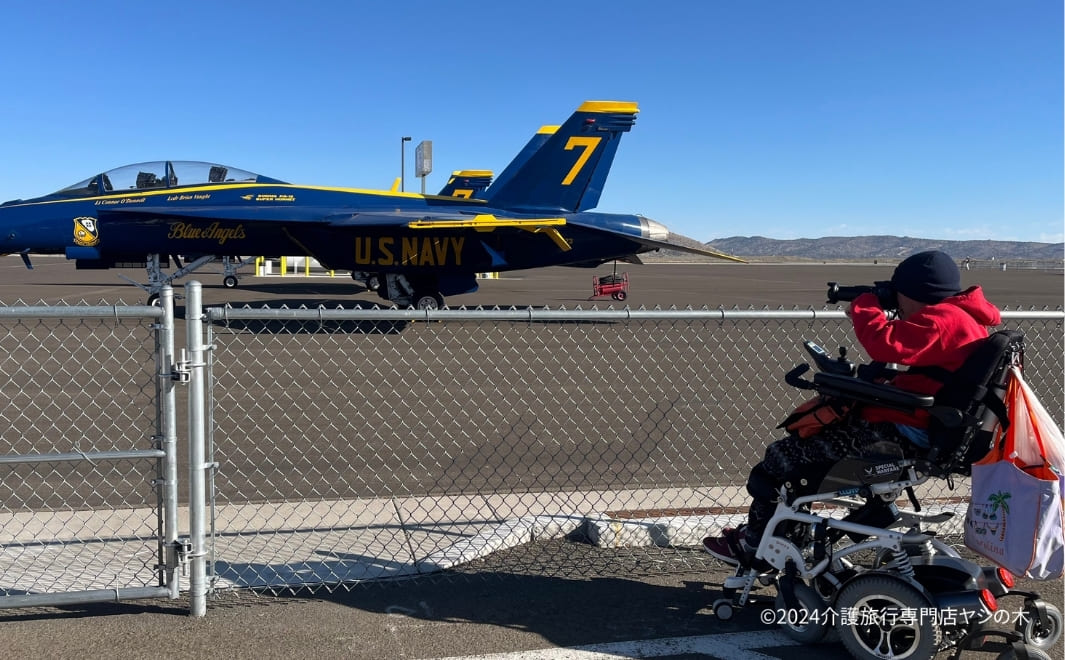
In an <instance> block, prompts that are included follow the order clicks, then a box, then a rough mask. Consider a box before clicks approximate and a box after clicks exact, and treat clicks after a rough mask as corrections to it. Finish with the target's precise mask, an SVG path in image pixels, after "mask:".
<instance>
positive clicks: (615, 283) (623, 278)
mask: <svg viewBox="0 0 1065 660" xmlns="http://www.w3.org/2000/svg"><path fill="white" fill-rule="evenodd" d="M600 296H610V297H611V298H613V299H614V300H625V299H626V298H628V297H629V274H628V273H622V274H621V275H618V274H617V271H615V272H614V274H613V275H604V276H602V277H596V276H594V275H593V276H592V298H598V297H600ZM592 298H589V299H588V300H591V299H592Z"/></svg>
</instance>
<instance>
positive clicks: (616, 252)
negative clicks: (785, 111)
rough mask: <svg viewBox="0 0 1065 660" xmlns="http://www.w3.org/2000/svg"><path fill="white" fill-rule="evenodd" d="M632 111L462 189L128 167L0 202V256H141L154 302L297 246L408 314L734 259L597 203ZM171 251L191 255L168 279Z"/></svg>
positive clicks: (581, 124)
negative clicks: (165, 292)
mask: <svg viewBox="0 0 1065 660" xmlns="http://www.w3.org/2000/svg"><path fill="white" fill-rule="evenodd" d="M638 112H639V110H638V108H637V104H636V103H633V102H626V101H587V102H585V103H583V104H581V105H580V107H578V108H577V110H576V111H575V112H574V113H573V114H572V115H571V116H570V117H569V119H568V120H567V121H566V122H565V123H563V124H561V125H560V126H558V127H557V129H556V127H553V126H552V127H549V128H550V129H553V130H550V131H546V132H543V133H542V134H541V132H538V133H537V137H534V139H533V140H531V141H530V142H529V143H528V144H527V145H526V147H525V148H523V149H522V151H521V152H520V153H519V155H518V157H516V158H515V160H514V161H513V162H512V163H511V164H510V165H508V166H507V168H505V169H504V170H503V172H502V173H501V174H500V176H499V177H498V178H497V179H496V180H495V181H494V182H492V184H491V185H490V186H488V188H487V189H486V190H484V191H483V192H481V193H480V194H478V195H476V196H475V195H474V194H472V193H471V195H470V197H468V198H466V197H456V196H445V195H422V194H417V193H407V192H395V191H380V190H363V189H353V188H334V187H325V186H313V185H295V184H290V183H286V182H284V181H281V180H279V179H275V178H272V177H268V176H263V175H260V174H255V173H252V172H249V171H245V170H241V169H237V168H233V167H228V166H224V165H218V164H214V163H204V162H189V161H158V162H150V163H140V164H136V165H129V166H125V167H120V168H116V169H113V170H108V171H106V172H103V173H101V174H96V175H93V176H91V177H89V178H87V179H85V180H83V181H80V182H78V183H76V184H74V185H71V186H68V187H66V188H63V189H62V190H59V191H57V192H55V193H52V194H50V195H45V196H43V197H38V198H34V199H27V200H14V201H10V202H5V203H4V204H2V205H0V253H18V254H21V255H22V257H23V260H24V261H25V262H26V265H27V266H31V263H32V262H31V261H30V258H29V255H31V254H34V253H43V254H65V255H66V257H67V258H68V259H74V260H76V263H77V266H78V267H79V268H117V267H124V266H128V265H130V264H134V265H143V266H144V267H146V268H147V271H148V282H147V284H142V285H141V286H142V287H143V288H144V289H145V290H146V291H147V292H148V294H149V298H150V299H152V298H155V297H157V296H158V294H159V292H160V291H161V290H162V288H163V287H164V286H166V285H169V284H171V283H172V282H173V281H174V280H175V279H177V278H178V277H182V276H184V275H187V274H188V273H190V272H192V271H193V270H195V269H196V268H199V267H201V266H202V265H204V264H206V263H209V262H210V261H213V260H215V259H218V258H225V259H227V261H228V260H231V259H233V258H239V257H240V256H241V255H280V254H285V255H293V256H298V255H304V256H308V257H313V258H315V259H317V260H318V262H319V263H321V264H322V265H323V266H324V267H326V268H328V269H331V270H346V271H352V272H359V273H376V274H379V276H380V277H381V282H380V287H379V288H378V294H379V295H380V296H381V297H382V298H385V299H387V300H389V301H391V302H392V303H394V304H396V305H400V306H408V305H410V306H414V307H417V308H419V309H422V308H438V307H442V306H443V305H444V301H445V296H454V295H460V294H463V293H471V292H473V291H476V290H477V279H476V274H477V273H480V272H488V271H496V272H500V271H508V270H525V269H530V268H540V267H547V266H567V265H571V266H595V265H599V264H602V263H606V262H610V261H616V260H622V261H636V262H638V261H639V257H638V255H639V254H642V253H645V252H649V251H653V250H657V249H660V248H667V249H673V250H680V251H683V252H689V253H696V254H702V255H707V256H712V257H719V258H722V259H729V260H732V261H740V260H739V259H737V258H735V257H731V256H729V255H726V254H722V253H720V252H716V251H714V250H709V249H707V248H706V247H705V246H702V245H701V244H698V243H697V242H695V241H692V240H691V239H687V240H684V241H679V240H674V239H677V238H683V237H679V236H677V235H676V234H672V235H671V233H670V232H669V230H668V229H667V228H666V227H665V226H664V225H662V224H661V223H658V222H656V221H654V220H651V219H649V218H646V217H644V216H642V215H626V214H611V213H598V212H594V211H592V209H594V208H595V207H596V205H597V204H598V203H599V197H600V193H601V191H602V189H603V186H604V184H605V182H606V178H607V174H608V173H609V171H610V166H611V164H612V163H613V160H614V156H615V154H616V153H617V149H618V145H619V143H620V141H621V136H622V135H623V134H625V133H626V132H628V131H629V130H631V129H632V127H633V125H634V124H635V121H636V114H637V113H638ZM168 255H185V256H186V257H187V258H188V259H191V261H189V262H188V263H187V264H186V265H185V266H183V267H181V268H178V269H177V270H175V271H174V272H171V273H169V274H168V273H166V272H165V271H164V270H163V268H164V266H165V265H166V262H167V261H168V259H167V257H168ZM229 276H230V274H229V273H227V277H229ZM227 284H235V277H234V278H233V280H232V282H227Z"/></svg>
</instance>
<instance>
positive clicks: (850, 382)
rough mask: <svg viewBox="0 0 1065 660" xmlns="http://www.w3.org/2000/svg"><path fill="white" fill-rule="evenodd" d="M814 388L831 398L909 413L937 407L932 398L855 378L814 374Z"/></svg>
mask: <svg viewBox="0 0 1065 660" xmlns="http://www.w3.org/2000/svg"><path fill="white" fill-rule="evenodd" d="M814 387H815V388H816V389H817V391H818V392H821V393H822V394H827V395H829V396H838V397H842V398H845V399H853V400H855V401H858V402H861V403H872V404H875V405H878V406H883V407H885V408H893V409H895V410H902V411H908V412H910V411H913V410H916V409H918V408H931V407H932V406H933V405H935V399H934V398H933V397H931V396H928V395H922V394H914V393H913V392H907V391H906V390H900V389H899V388H897V387H894V386H892V385H885V384H883V383H870V382H869V381H867V380H862V379H860V378H854V377H853V376H841V375H839V374H828V373H817V374H814Z"/></svg>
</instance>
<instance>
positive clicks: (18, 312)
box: [0, 305, 163, 320]
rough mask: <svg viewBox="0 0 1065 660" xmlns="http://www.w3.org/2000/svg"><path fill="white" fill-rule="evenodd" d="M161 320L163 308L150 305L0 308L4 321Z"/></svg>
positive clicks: (0, 315)
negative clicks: (73, 319) (75, 319)
mask: <svg viewBox="0 0 1065 660" xmlns="http://www.w3.org/2000/svg"><path fill="white" fill-rule="evenodd" d="M41 318H47V319H72V318H77V319H142V318H143V319H161V318H163V308H162V307H155V306H152V305H73V306H68V305H24V306H22V305H20V306H14V307H0V320H5V319H41Z"/></svg>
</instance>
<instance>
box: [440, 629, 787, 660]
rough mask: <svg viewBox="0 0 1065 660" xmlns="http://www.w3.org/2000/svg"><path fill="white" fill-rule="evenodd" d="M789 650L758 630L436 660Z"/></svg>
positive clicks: (613, 659) (751, 654)
mask: <svg viewBox="0 0 1065 660" xmlns="http://www.w3.org/2000/svg"><path fill="white" fill-rule="evenodd" d="M787 646H798V642H796V641H795V640H793V639H791V638H789V637H786V636H785V635H784V634H783V633H781V632H779V631H776V630H758V631H753V632H734V633H724V634H721V635H698V636H695V637H667V638H665V639H644V640H636V641H632V642H614V643H611V644H591V645H588V646H572V647H569V648H547V649H535V650H532V651H514V652H511V653H488V654H485V655H464V656H451V657H448V658H436V659H435V660H631V659H632V658H660V657H662V656H670V655H680V654H682V653H701V654H704V655H708V656H713V657H718V658H732V659H735V658H743V660H774V659H773V658H772V657H771V656H768V655H766V654H764V653H758V652H757V651H753V650H752V649H755V648H780V647H787Z"/></svg>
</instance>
